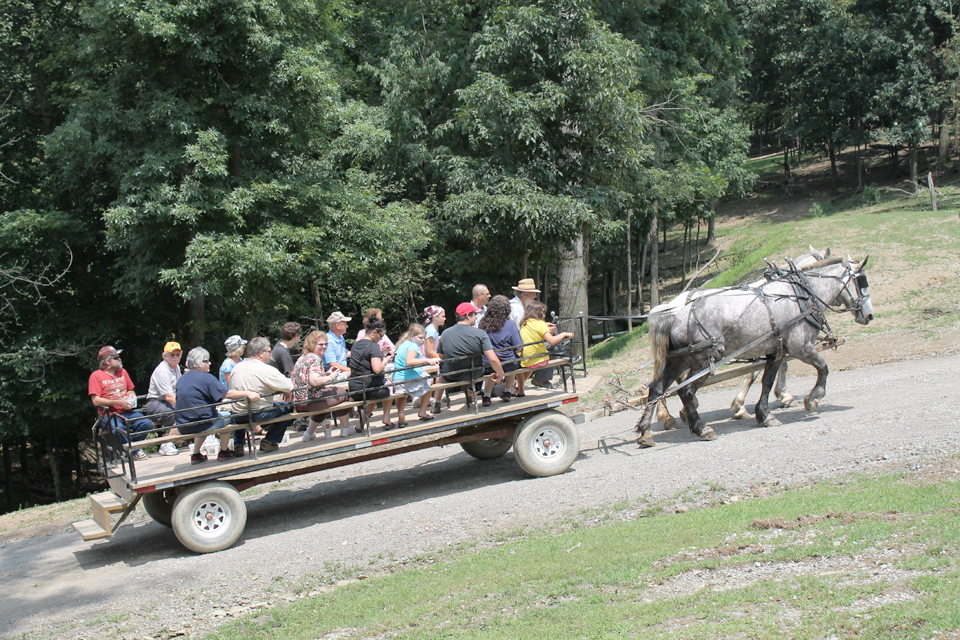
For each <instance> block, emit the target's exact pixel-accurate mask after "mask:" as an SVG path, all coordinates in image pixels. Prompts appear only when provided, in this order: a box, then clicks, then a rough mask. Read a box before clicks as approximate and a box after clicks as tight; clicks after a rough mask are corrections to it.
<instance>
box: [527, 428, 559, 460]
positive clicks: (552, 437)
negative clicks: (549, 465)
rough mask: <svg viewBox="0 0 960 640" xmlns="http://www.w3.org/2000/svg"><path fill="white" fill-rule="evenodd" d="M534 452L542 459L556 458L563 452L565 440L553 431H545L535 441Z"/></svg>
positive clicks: (538, 434)
mask: <svg viewBox="0 0 960 640" xmlns="http://www.w3.org/2000/svg"><path fill="white" fill-rule="evenodd" d="M533 450H534V451H535V452H536V453H537V455H538V456H540V457H541V458H547V459H550V458H555V457H557V456H558V455H560V453H561V452H562V451H563V438H562V437H561V435H560V434H559V433H558V432H556V431H554V430H553V429H543V430H542V431H540V432H539V433H537V435H536V437H535V438H534V439H533Z"/></svg>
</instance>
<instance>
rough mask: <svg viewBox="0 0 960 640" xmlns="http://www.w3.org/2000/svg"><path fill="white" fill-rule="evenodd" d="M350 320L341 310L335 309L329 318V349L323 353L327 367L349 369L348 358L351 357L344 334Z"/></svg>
mask: <svg viewBox="0 0 960 640" xmlns="http://www.w3.org/2000/svg"><path fill="white" fill-rule="evenodd" d="M350 320H351V319H350V318H348V317H347V316H345V315H343V314H342V313H340V312H339V311H334V312H333V313H331V314H330V317H329V318H327V326H328V327H330V330H329V331H328V332H327V351H326V353H324V354H323V365H324V366H325V367H327V369H335V370H337V371H348V370H349V369H348V367H347V358H349V357H350V352H349V351H348V350H347V341H346V340H345V339H344V337H343V336H344V334H345V333H347V323H348V322H350Z"/></svg>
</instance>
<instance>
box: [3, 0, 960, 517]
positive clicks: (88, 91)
mask: <svg viewBox="0 0 960 640" xmlns="http://www.w3.org/2000/svg"><path fill="white" fill-rule="evenodd" d="M0 7H2V14H3V16H4V20H3V21H0V78H2V79H3V85H2V86H0V203H2V209H0V216H2V217H3V224H2V225H0V415H2V417H3V418H4V419H3V420H2V421H0V445H2V450H3V456H4V457H3V462H4V478H5V484H4V486H3V487H0V489H2V490H3V492H4V496H5V498H6V501H7V504H6V505H3V506H7V507H12V506H15V505H16V504H17V503H28V502H32V501H35V500H47V499H51V498H52V497H54V496H53V494H56V497H60V496H66V495H68V494H70V493H71V492H74V493H75V492H76V491H78V488H79V487H82V486H83V482H84V480H85V479H86V478H87V470H88V468H89V464H88V463H87V462H84V460H83V459H82V456H81V448H82V445H83V442H84V440H85V434H86V425H87V424H88V422H89V420H90V418H91V417H92V410H91V409H90V407H89V402H88V401H87V399H86V396H85V384H86V378H87V376H88V374H89V372H90V370H91V369H92V368H93V367H94V366H95V360H94V357H93V354H94V353H95V351H96V349H97V348H99V346H100V345H102V344H105V343H110V344H115V345H116V346H118V347H120V348H123V349H125V362H126V365H127V367H128V368H129V369H130V370H131V373H132V374H133V378H134V381H135V382H136V383H137V388H138V390H139V391H141V392H143V391H144V390H145V388H146V385H147V381H148V378H149V375H150V372H151V371H152V369H153V367H154V366H155V364H156V362H157V361H158V357H159V351H160V346H161V345H162V344H163V342H165V341H166V340H167V339H176V340H178V341H180V342H182V343H183V346H184V347H185V349H189V348H191V347H193V346H196V345H198V344H203V345H204V346H205V347H206V348H208V349H209V350H210V351H211V352H213V355H214V358H215V359H218V358H219V357H220V356H221V355H222V347H221V346H220V345H222V341H223V339H224V338H225V337H226V336H228V335H231V334H234V333H241V334H243V335H244V337H247V338H249V337H252V336H253V335H256V334H267V335H270V336H271V337H273V338H276V330H277V328H278V326H279V325H280V324H282V323H283V322H285V321H288V320H298V321H300V322H302V323H304V324H307V325H309V324H315V323H320V324H322V319H323V318H325V317H326V316H327V315H328V314H329V313H330V312H331V311H333V310H334V309H341V310H342V311H344V312H345V313H347V314H349V315H353V316H359V315H360V314H362V312H363V311H364V310H365V309H366V308H368V307H370V306H379V307H382V308H383V309H384V310H385V312H386V316H387V320H388V322H389V324H390V328H391V330H392V332H393V330H395V329H398V328H400V327H402V326H403V325H404V324H405V323H406V322H409V321H411V320H413V319H415V318H416V317H417V310H418V309H422V308H423V307H424V306H425V305H427V304H431V303H439V304H443V305H445V306H448V307H449V306H450V305H451V304H455V303H456V302H459V301H461V300H463V299H465V298H466V297H467V296H468V291H469V288H470V287H471V286H472V285H473V284H475V283H476V282H485V283H487V284H488V285H489V286H490V287H491V289H492V290H494V291H495V292H504V293H507V292H509V285H510V284H511V283H514V282H516V280H517V279H518V278H520V277H523V276H536V277H537V278H538V279H539V280H538V281H539V282H540V283H541V284H544V283H545V284H548V285H551V286H548V287H544V289H545V290H546V291H545V295H546V296H547V298H548V302H550V303H551V307H553V308H556V307H557V306H558V305H557V304H556V303H557V300H556V299H552V298H551V297H550V296H554V295H555V294H554V293H553V291H554V288H555V285H556V284H557V283H556V279H557V264H558V255H559V252H560V251H561V250H563V249H564V248H565V247H567V246H569V243H571V242H573V241H577V242H579V243H583V246H584V248H585V249H586V253H587V256H588V258H587V260H586V262H585V263H584V265H583V269H585V270H589V271H591V272H593V273H597V274H601V273H602V274H605V275H608V276H610V277H609V278H608V277H605V278H604V281H605V282H610V283H617V282H620V283H622V282H623V281H624V277H623V273H624V270H625V268H626V256H627V251H630V255H631V258H632V260H633V262H632V264H633V267H632V268H633V270H634V271H636V270H637V268H638V267H639V263H640V258H639V256H640V254H641V249H642V248H643V247H644V243H645V242H646V241H647V239H648V238H649V231H650V229H651V228H652V224H653V222H654V221H655V220H657V221H658V223H659V228H661V229H663V228H664V227H667V226H671V225H675V224H678V225H682V226H683V227H684V229H689V230H691V231H690V233H691V237H692V234H693V231H692V230H693V228H694V227H697V228H698V229H699V225H700V224H701V223H702V222H705V221H709V220H710V219H712V217H713V215H714V205H715V202H716V201H717V199H719V198H721V197H723V196H725V195H730V194H733V195H739V194H742V193H744V192H745V191H746V190H747V189H748V188H749V187H750V184H751V177H752V174H750V173H749V172H748V171H745V170H744V168H743V161H744V160H745V158H746V155H747V148H748V142H749V139H750V134H751V131H750V128H749V127H748V123H749V124H750V125H751V126H752V127H753V129H754V132H757V131H763V132H766V135H767V137H768V139H769V137H770V134H771V133H772V134H773V135H775V136H778V137H780V138H781V139H787V138H790V139H796V140H801V141H802V145H804V146H805V147H807V148H823V147H827V148H829V149H830V150H831V153H832V151H833V150H834V149H836V148H840V147H842V146H843V145H846V144H864V143H866V142H868V141H880V142H883V143H885V144H888V145H890V146H891V147H892V148H898V147H899V146H901V145H905V146H907V147H910V148H913V149H915V148H916V146H917V145H918V144H919V143H920V142H922V141H923V140H925V139H926V136H927V131H929V127H928V126H927V125H928V124H929V120H930V118H931V117H934V116H938V115H939V114H940V113H944V109H953V108H955V105H956V103H957V102H958V98H957V97H956V96H957V89H956V87H957V86H958V84H957V83H956V82H954V81H953V80H951V78H954V79H955V78H956V77H957V74H958V68H960V64H958V63H957V62H956V60H957V59H958V55H957V54H955V53H952V52H955V51H957V50H960V46H958V45H957V44H956V41H955V39H954V38H953V28H952V27H953V19H954V18H953V16H952V14H951V11H952V6H951V5H949V4H947V3H944V2H939V1H938V0H920V1H919V2H917V1H915V0H911V1H909V2H908V1H907V0H885V1H884V2H882V3H877V2H853V1H843V2H837V1H835V0H762V1H759V2H746V1H744V2H735V3H733V7H732V8H731V6H730V5H729V4H728V3H727V2H723V1H721V0H640V1H634V2H624V1H622V0H552V1H534V0H481V1H480V2H475V3H469V4H464V3H460V2H453V1H451V0H426V1H418V2H403V1H401V2H383V1H382V0H356V1H354V2H346V1H343V0H271V1H267V0H186V1H182V0H181V1H177V2H175V1H173V0H132V1H129V0H124V1H122V2H121V1H120V0H64V1H63V2H58V3H45V2H39V1H37V0H0ZM743 95H747V96H748V100H747V101H746V102H744V101H743V98H742V97H743ZM938 109H939V112H938V113H936V114H935V113H933V112H934V111H936V110H938ZM939 121H940V120H939V119H938V120H937V122H939ZM628 227H629V228H628ZM628 233H629V234H630V235H629V237H630V238H631V242H630V244H632V245H633V246H631V247H628V246H627V244H628V243H627V237H628ZM647 249H648V252H649V251H653V252H656V251H658V250H659V249H658V248H657V247H656V246H652V247H650V246H648V248H647ZM647 264H649V263H647ZM632 275H633V276H634V279H633V282H634V284H635V283H636V282H637V278H638V277H641V276H643V277H646V274H645V273H634V274H632ZM651 277H652V278H653V279H654V280H655V281H656V279H657V277H658V274H656V273H653V274H652V275H651ZM605 289H607V288H606V287H605ZM609 292H610V295H608V291H607V290H605V291H604V292H603V296H602V297H603V299H604V300H605V301H607V300H610V303H611V305H612V306H611V307H610V308H609V312H610V313H617V312H623V311H626V310H627V309H631V308H633V306H634V302H633V301H632V298H633V295H632V294H630V295H629V296H627V295H623V294H620V295H619V299H618V294H617V287H616V286H615V285H614V284H611V286H610V287H609ZM622 298H627V300H626V301H623V300H622ZM641 302H642V301H641ZM605 308H606V303H605ZM582 311H588V309H582ZM355 328H359V327H355ZM15 452H18V453H19V456H18V460H16V463H17V464H18V465H19V467H20V469H21V473H19V474H16V475H18V476H19V477H20V478H22V479H24V480H29V479H30V475H31V474H33V475H35V476H37V478H36V479H35V482H34V484H36V485H37V486H52V487H53V489H51V491H49V492H48V491H47V490H46V489H43V490H42V491H41V492H40V494H38V495H34V496H32V495H30V494H29V493H28V492H27V487H28V486H29V484H30V482H24V483H23V484H22V485H21V486H19V488H14V487H13V486H12V484H11V482H12V480H11V478H12V477H13V475H15V474H14V473H13V471H12V469H13V464H14V461H13V457H14V453H15ZM49 474H54V475H55V476H56V479H55V481H54V482H50V479H49ZM61 479H62V480H63V483H61V482H60V480H61ZM61 485H62V486H61ZM64 487H66V488H64Z"/></svg>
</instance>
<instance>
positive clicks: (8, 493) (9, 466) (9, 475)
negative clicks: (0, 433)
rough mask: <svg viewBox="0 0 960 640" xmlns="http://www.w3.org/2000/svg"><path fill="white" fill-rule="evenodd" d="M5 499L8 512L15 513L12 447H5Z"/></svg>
mask: <svg viewBox="0 0 960 640" xmlns="http://www.w3.org/2000/svg"><path fill="white" fill-rule="evenodd" d="M3 488H4V491H3V497H4V508H5V510H6V511H8V512H9V511H13V461H12V460H11V459H10V445H9V444H6V443H4V445H3Z"/></svg>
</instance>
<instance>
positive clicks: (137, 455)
mask: <svg viewBox="0 0 960 640" xmlns="http://www.w3.org/2000/svg"><path fill="white" fill-rule="evenodd" d="M133 459H134V460H146V459H147V454H146V452H145V451H144V450H143V449H137V450H136V451H134V452H133Z"/></svg>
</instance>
